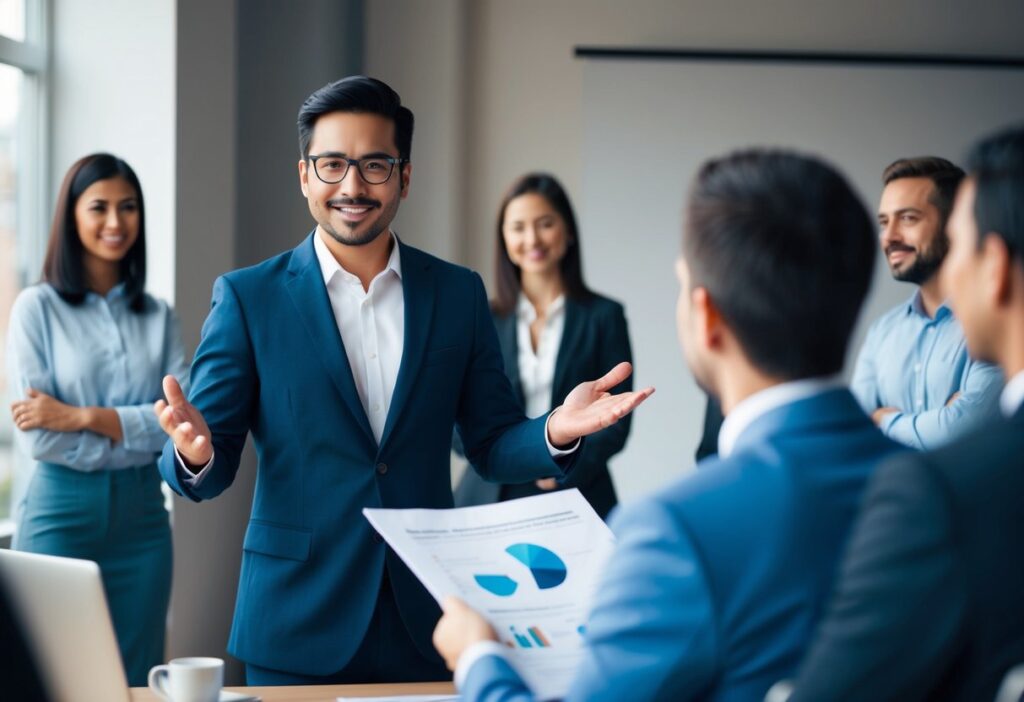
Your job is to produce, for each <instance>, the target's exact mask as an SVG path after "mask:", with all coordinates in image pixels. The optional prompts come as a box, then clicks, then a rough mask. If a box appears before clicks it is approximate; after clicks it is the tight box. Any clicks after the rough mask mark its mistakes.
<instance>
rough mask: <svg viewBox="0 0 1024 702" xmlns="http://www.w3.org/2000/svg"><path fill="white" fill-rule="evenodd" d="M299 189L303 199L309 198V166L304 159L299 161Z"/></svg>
mask: <svg viewBox="0 0 1024 702" xmlns="http://www.w3.org/2000/svg"><path fill="white" fill-rule="evenodd" d="M299 187H300V188H301V189H302V194H303V196H304V197H307V198H308V197H309V165H308V163H307V161H306V159H302V160H301V161H299Z"/></svg>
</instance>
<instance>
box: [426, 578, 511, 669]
mask: <svg viewBox="0 0 1024 702" xmlns="http://www.w3.org/2000/svg"><path fill="white" fill-rule="evenodd" d="M441 609H443V610H444V615H443V616H442V617H441V620H440V621H438V622H437V627H436V628H435V629H434V647H435V648H436V649H437V650H438V653H440V654H441V657H442V658H444V662H445V665H447V666H448V670H455V666H457V665H458V663H459V658H460V657H461V656H462V653H463V651H465V650H466V649H467V648H469V647H470V646H472V645H473V644H475V643H478V642H480V641H497V640H498V635H497V634H496V633H495V632H494V627H492V626H491V625H490V624H488V623H487V620H486V619H484V618H483V616H482V615H481V614H480V613H479V612H477V611H476V610H475V609H473V608H472V607H470V606H469V605H468V604H466V603H465V602H463V601H462V600H460V599H459V598H458V597H452V596H449V597H446V598H444V602H442V603H441Z"/></svg>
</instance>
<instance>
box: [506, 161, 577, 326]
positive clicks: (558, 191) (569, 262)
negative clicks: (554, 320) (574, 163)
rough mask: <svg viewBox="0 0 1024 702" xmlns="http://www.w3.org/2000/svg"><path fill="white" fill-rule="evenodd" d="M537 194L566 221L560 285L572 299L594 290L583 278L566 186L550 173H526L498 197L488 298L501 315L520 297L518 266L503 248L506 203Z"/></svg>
mask: <svg viewBox="0 0 1024 702" xmlns="http://www.w3.org/2000/svg"><path fill="white" fill-rule="evenodd" d="M530 193H533V194H536V195H540V196H541V197H543V198H544V199H545V200H547V201H548V203H549V204H550V205H551V207H553V208H554V210H555V212H557V213H558V215H559V216H560V217H561V218H562V221H563V222H564V223H565V233H566V235H567V242H566V244H567V246H566V249H565V255H564V256H563V257H562V260H561V261H560V262H559V264H558V268H559V271H560V272H561V274H562V284H563V285H564V286H565V295H566V297H568V298H570V299H573V300H585V299H587V298H588V297H591V296H592V295H593V293H592V292H591V291H590V289H589V288H588V287H587V284H586V283H585V282H584V281H583V263H582V261H581V259H580V232H579V228H578V227H577V226H576V215H575V214H574V213H573V211H572V204H571V203H570V202H569V196H568V195H567V194H566V193H565V188H563V187H562V184H561V183H559V182H558V179H557V178H555V177H554V176H553V175H551V174H550V173H527V174H526V175H524V176H522V177H520V178H518V179H516V181H515V182H514V183H512V186H511V187H510V188H509V189H508V192H506V193H505V197H503V198H502V199H501V206H500V207H499V208H498V222H497V226H496V228H495V229H496V231H497V242H496V243H495V247H494V279H495V288H496V290H497V294H496V295H495V296H494V299H493V300H491V309H492V310H493V311H494V313H495V314H497V315H498V316H501V317H504V316H506V315H509V314H511V313H512V312H513V311H514V310H515V308H516V300H517V299H518V298H519V291H520V290H521V289H522V285H521V283H520V276H521V274H522V271H520V269H519V266H517V265H516V264H514V263H512V259H511V258H509V256H508V249H506V248H505V237H504V235H503V230H504V224H505V210H507V209H508V204H509V203H510V202H512V200H514V199H516V198H517V197H519V196H520V195H527V194H530Z"/></svg>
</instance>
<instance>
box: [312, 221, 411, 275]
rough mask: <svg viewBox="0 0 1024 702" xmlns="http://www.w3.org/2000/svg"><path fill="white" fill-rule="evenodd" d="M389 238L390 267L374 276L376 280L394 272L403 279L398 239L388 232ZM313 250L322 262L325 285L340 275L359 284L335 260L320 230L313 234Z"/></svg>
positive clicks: (321, 267)
mask: <svg viewBox="0 0 1024 702" xmlns="http://www.w3.org/2000/svg"><path fill="white" fill-rule="evenodd" d="M388 236H390V237H391V255H390V256H389V257H388V265H386V266H385V267H384V270H382V271H381V272H380V273H378V274H377V275H376V276H374V278H373V279H374V280H377V279H378V278H380V277H381V276H383V275H385V274H386V273H387V272H388V271H394V273H395V275H397V276H398V278H399V279H401V278H402V257H401V256H400V255H399V253H398V237H396V236H395V235H394V232H391V231H389V232H388ZM313 250H314V251H315V252H316V258H317V260H318V261H319V262H320V272H321V273H322V274H323V276H324V284H325V285H330V283H331V279H332V278H334V276H336V275H339V274H340V275H341V276H342V277H343V278H345V279H346V280H348V281H350V282H351V281H355V282H357V283H359V278H358V276H355V275H353V274H352V273H349V272H348V271H347V270H345V269H344V268H343V267H342V266H341V264H340V263H338V259H336V258H334V254H332V253H331V250H330V249H328V248H327V244H325V243H324V241H323V239H321V238H320V230H319V229H318V230H317V231H316V232H314V233H313ZM361 284H362V283H360V285H361Z"/></svg>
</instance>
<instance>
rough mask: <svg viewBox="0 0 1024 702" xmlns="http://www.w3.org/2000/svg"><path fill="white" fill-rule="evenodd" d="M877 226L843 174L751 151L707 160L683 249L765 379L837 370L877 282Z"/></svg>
mask: <svg viewBox="0 0 1024 702" xmlns="http://www.w3.org/2000/svg"><path fill="white" fill-rule="evenodd" d="M875 249H876V246H875V238H874V226H873V224H872V221H871V217H870V216H869V215H868V212H867V210H866V209H865V208H864V205H863V203H862V202H861V201H860V199H859V198H858V197H857V195H856V194H854V191H853V188H851V187H850V185H849V183H848V182H847V181H846V179H845V178H844V177H843V176H842V175H840V174H839V172H838V171H836V170H835V169H834V168H832V167H831V166H829V165H827V164H826V163H824V162H823V161H820V160H818V159H816V158H812V157H808V156H802V155H798V154H795V153H790V152H786V151H767V150H750V151H741V152H737V153H733V154H731V155H728V156H725V157H723V158H718V159H713V160H711V161H708V162H707V163H705V164H704V165H703V166H702V167H701V169H700V171H699V172H698V174H697V179H696V181H695V182H694V184H693V186H692V189H691V191H690V197H689V203H688V207H687V212H686V230H685V233H684V236H683V254H684V256H685V258H686V261H687V265H688V267H689V269H690V273H691V285H692V286H693V287H698V286H699V287H704V288H706V289H707V291H708V294H709V296H710V297H711V299H712V301H713V302H714V303H715V306H716V307H717V308H718V310H719V311H720V312H721V314H722V317H723V318H724V319H725V321H726V323H727V324H728V325H729V328H730V329H731V330H732V332H733V333H734V334H735V335H736V337H737V339H738V340H739V343H740V345H741V346H742V347H743V350H744V352H745V353H746V354H747V357H748V358H749V359H750V361H751V363H753V364H754V365H755V366H756V367H757V368H758V369H760V370H761V371H762V372H763V373H766V374H768V375H771V376H774V377H777V378H783V379H787V380H795V379H798V378H810V377H816V376H825V375H832V374H835V373H838V372H840V371H841V370H842V368H843V362H844V360H845V358H846V348H847V344H848V343H849V340H850V335H851V333H852V332H853V327H854V325H855V323H856V321H857V316H858V314H859V313H860V308H861V304H862V303H863V301H864V297H865V295H866V294H867V291H868V288H869V286H870V284H871V275H872V273H873V271H874V260H875Z"/></svg>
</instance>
